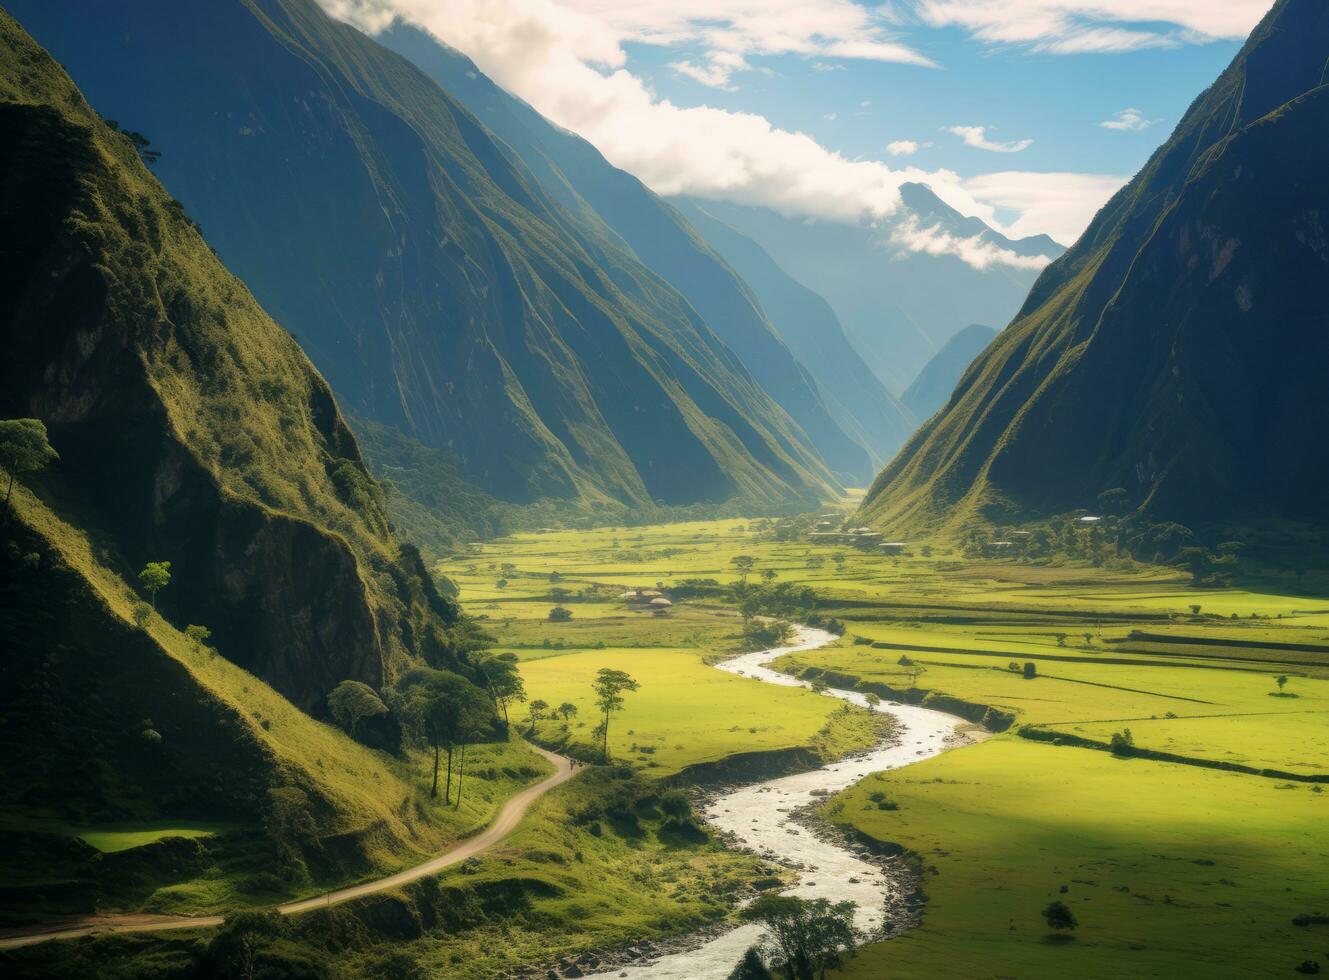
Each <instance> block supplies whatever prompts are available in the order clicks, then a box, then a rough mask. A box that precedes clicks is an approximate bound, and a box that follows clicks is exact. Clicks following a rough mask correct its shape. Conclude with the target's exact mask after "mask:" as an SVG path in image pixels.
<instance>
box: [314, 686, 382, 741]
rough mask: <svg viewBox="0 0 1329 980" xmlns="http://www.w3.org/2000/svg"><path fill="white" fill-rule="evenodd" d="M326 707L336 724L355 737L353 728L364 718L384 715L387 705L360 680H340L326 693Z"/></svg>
mask: <svg viewBox="0 0 1329 980" xmlns="http://www.w3.org/2000/svg"><path fill="white" fill-rule="evenodd" d="M328 708H329V709H331V711H332V717H333V718H334V719H335V720H336V722H337V724H339V725H341V726H342V727H343V728H345V729H346V730H347V731H348V732H349V733H350V735H351V738H355V729H356V727H357V726H358V725H359V724H360V722H361V721H363V720H364V719H366V718H372V717H374V716H375V715H386V714H387V713H388V706H387V705H386V704H384V703H383V700H382V698H380V697H379V696H378V695H377V694H376V693H374V689H373V688H372V687H370V686H369V685H368V684H362V683H361V682H360V681H342V682H341V683H340V684H338V685H337V686H336V687H334V688H333V689H332V693H331V694H329V695H328Z"/></svg>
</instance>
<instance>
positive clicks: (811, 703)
mask: <svg viewBox="0 0 1329 980" xmlns="http://www.w3.org/2000/svg"><path fill="white" fill-rule="evenodd" d="M602 667H611V668H614V669H616V670H625V671H627V672H628V673H629V674H631V675H632V677H633V678H634V679H636V680H637V682H638V683H639V684H640V685H641V688H640V690H638V691H635V692H632V693H627V694H625V695H624V697H625V699H626V703H625V705H624V707H623V709H622V711H619V712H617V713H616V714H615V715H614V716H613V718H612V719H611V721H610V725H609V749H610V754H611V756H612V757H613V758H615V759H620V760H625V761H628V762H630V763H631V764H632V765H633V766H634V767H640V768H645V769H648V770H650V772H651V773H652V774H654V775H659V776H665V775H670V774H672V773H675V772H677V771H678V770H680V769H682V768H684V767H685V766H690V765H695V764H696V763H701V762H713V761H715V760H717V759H722V758H724V757H725V756H729V755H734V754H736V753H740V752H757V751H766V750H773V749H786V748H795V747H800V746H811V745H813V744H814V743H815V742H816V740H817V738H818V735H819V733H821V732H822V731H823V730H824V729H826V727H827V725H828V724H829V723H830V722H831V720H832V719H833V718H836V719H837V720H839V715H838V709H839V707H840V702H838V701H836V700H833V699H831V698H827V697H823V696H821V695H818V694H814V693H812V692H811V691H808V690H805V689H803V688H792V687H791V688H784V687H773V686H772V685H769V684H763V683H762V682H760V681H755V680H750V679H748V678H744V677H739V676H737V675H735V674H731V673H728V672H726V671H722V670H716V669H715V668H714V667H710V666H707V665H706V664H705V663H703V662H702V660H701V658H700V657H699V656H698V655H697V653H696V652H695V651H692V650H680V649H667V648H666V649H634V650H617V649H605V650H588V651H584V652H580V653H566V654H563V655H561V656H550V657H544V658H541V659H538V660H528V661H525V662H523V663H522V667H521V670H522V677H523V678H524V680H525V681H526V690H527V694H528V695H529V696H530V697H531V698H532V699H535V698H539V699H541V700H543V701H545V702H547V703H548V704H550V705H551V706H554V707H557V706H558V705H561V704H562V703H564V702H565V701H566V702H569V703H571V704H573V705H575V706H576V708H577V714H576V716H575V717H574V718H573V719H572V720H571V722H570V723H569V725H568V727H567V729H566V730H565V729H564V728H563V722H562V721H561V720H554V719H548V720H545V721H542V722H540V723H539V725H538V730H539V733H540V737H541V738H542V739H544V740H548V741H564V740H566V741H568V742H569V743H571V745H573V746H574V747H575V749H576V751H577V752H578V754H581V755H584V756H593V755H594V754H595V752H596V750H595V748H594V747H593V744H592V743H593V733H594V730H595V727H596V725H597V724H599V721H600V717H599V714H598V710H597V708H596V706H595V703H594V693H593V692H592V690H591V683H592V681H593V680H594V678H595V674H596V672H597V671H598V670H600V668H602ZM864 715H865V720H864V721H863V723H862V724H861V725H859V726H856V729H855V731H854V732H853V733H846V734H844V735H843V736H842V737H843V739H844V742H845V744H843V745H841V746H838V747H839V748H840V750H841V751H844V750H847V749H849V748H866V747H867V746H868V745H871V744H872V741H873V738H874V731H875V729H874V728H873V726H872V725H871V724H870V723H869V721H870V719H867V718H866V713H864Z"/></svg>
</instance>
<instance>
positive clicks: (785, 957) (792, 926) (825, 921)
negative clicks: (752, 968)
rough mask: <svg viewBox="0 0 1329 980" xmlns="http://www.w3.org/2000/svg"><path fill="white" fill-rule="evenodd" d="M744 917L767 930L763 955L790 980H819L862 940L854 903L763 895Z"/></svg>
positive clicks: (842, 960) (745, 912)
mask: <svg viewBox="0 0 1329 980" xmlns="http://www.w3.org/2000/svg"><path fill="white" fill-rule="evenodd" d="M743 917H744V918H746V919H750V920H753V921H756V922H760V923H762V924H763V925H765V926H766V929H767V932H768V936H767V937H766V938H765V939H764V940H763V943H762V952H764V953H766V954H767V957H768V958H769V959H770V960H771V961H773V962H774V963H776V964H777V966H778V968H779V970H780V971H781V972H783V973H784V975H785V977H786V978H787V980H820V978H823V977H825V976H826V971H827V970H829V969H833V968H835V967H837V966H840V965H842V964H843V963H844V960H845V955H846V954H847V953H850V952H851V951H852V950H853V947H854V943H855V941H856V940H857V939H858V938H859V936H858V931H857V930H856V929H855V928H854V903H853V902H836V903H835V904H834V905H832V904H831V903H830V902H828V901H827V900H826V899H824V898H818V899H814V900H811V901H809V900H806V899H802V898H795V897H793V896H790V895H772V894H770V893H767V894H764V895H762V896H761V897H760V898H758V899H757V900H756V901H755V902H753V903H752V904H751V905H749V906H748V907H747V908H746V909H745V910H744V911H743Z"/></svg>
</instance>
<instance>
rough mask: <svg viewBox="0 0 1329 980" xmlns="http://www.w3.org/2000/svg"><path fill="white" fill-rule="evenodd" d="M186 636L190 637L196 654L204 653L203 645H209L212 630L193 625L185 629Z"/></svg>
mask: <svg viewBox="0 0 1329 980" xmlns="http://www.w3.org/2000/svg"><path fill="white" fill-rule="evenodd" d="M185 636H187V637H189V643H190V645H191V646H192V647H193V648H194V652H195V653H202V652H203V644H205V643H207V642H208V638H209V637H211V636H212V630H210V629H208V628H207V627H206V626H198V625H195V624H192V623H191V624H190V625H189V626H186V627H185Z"/></svg>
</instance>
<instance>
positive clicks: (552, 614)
mask: <svg viewBox="0 0 1329 980" xmlns="http://www.w3.org/2000/svg"><path fill="white" fill-rule="evenodd" d="M570 619H572V610H571V609H568V608H567V607H566V606H555V607H554V608H553V609H551V610H549V621H550V622H551V623H566V622H568V621H569V620H570Z"/></svg>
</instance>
